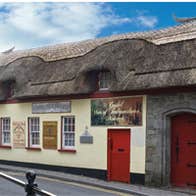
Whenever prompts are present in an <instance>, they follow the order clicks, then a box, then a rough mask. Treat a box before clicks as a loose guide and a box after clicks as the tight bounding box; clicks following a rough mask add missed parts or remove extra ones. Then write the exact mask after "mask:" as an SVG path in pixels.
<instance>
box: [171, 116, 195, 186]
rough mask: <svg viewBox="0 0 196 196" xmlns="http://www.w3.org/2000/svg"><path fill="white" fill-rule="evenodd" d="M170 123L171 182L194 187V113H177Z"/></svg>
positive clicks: (176, 184)
mask: <svg viewBox="0 0 196 196" xmlns="http://www.w3.org/2000/svg"><path fill="white" fill-rule="evenodd" d="M171 123H172V124H171V127H172V132H171V136H172V137H171V138H172V142H171V184H172V185H174V186H181V187H190V188H196V114H190V113H183V114H180V115H177V116H175V117H173V118H172V121H171Z"/></svg>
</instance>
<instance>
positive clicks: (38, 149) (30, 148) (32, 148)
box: [25, 147, 42, 151]
mask: <svg viewBox="0 0 196 196" xmlns="http://www.w3.org/2000/svg"><path fill="white" fill-rule="evenodd" d="M25 149H26V150H34V151H41V150H42V149H41V148H37V147H26V148H25Z"/></svg>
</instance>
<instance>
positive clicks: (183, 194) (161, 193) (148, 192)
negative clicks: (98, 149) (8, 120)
mask: <svg viewBox="0 0 196 196" xmlns="http://www.w3.org/2000/svg"><path fill="white" fill-rule="evenodd" d="M27 170H34V171H35V172H36V174H37V176H44V177H48V178H53V179H58V180H63V181H68V182H75V183H79V184H85V185H90V186H95V187H100V188H105V189H108V190H114V191H119V192H122V193H126V194H135V195H143V196H188V195H190V196H193V195H196V191H194V190H186V189H171V188H160V189H159V188H151V187H146V186H142V185H131V184H124V183H118V182H107V181H103V180H99V179H96V178H89V177H85V176H79V175H72V174H68V173H63V172H55V171H49V170H43V169H34V168H33V169H32V168H26V167H25V168H24V167H18V166H11V165H4V164H0V171H1V172H5V173H6V171H7V172H8V171H12V172H24V174H25V172H26V171H27Z"/></svg>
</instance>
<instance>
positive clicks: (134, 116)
mask: <svg viewBox="0 0 196 196" xmlns="http://www.w3.org/2000/svg"><path fill="white" fill-rule="evenodd" d="M142 102H143V98H142V97H127V98H109V99H95V100H91V125H93V126H103V125H106V126H108V125H110V126H141V125H142V107H143V106H142Z"/></svg>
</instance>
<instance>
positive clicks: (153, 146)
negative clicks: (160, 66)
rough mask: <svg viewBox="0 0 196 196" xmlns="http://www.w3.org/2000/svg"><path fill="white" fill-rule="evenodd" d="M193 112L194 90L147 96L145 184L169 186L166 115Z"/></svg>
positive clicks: (168, 132) (195, 96)
mask: <svg viewBox="0 0 196 196" xmlns="http://www.w3.org/2000/svg"><path fill="white" fill-rule="evenodd" d="M182 112H191V113H196V92H193V93H177V94H164V95H150V96H147V126H146V176H145V183H146V185H156V186H164V185H170V118H171V116H175V115H176V114H178V113H182Z"/></svg>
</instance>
